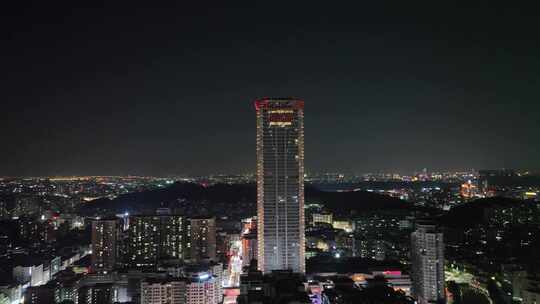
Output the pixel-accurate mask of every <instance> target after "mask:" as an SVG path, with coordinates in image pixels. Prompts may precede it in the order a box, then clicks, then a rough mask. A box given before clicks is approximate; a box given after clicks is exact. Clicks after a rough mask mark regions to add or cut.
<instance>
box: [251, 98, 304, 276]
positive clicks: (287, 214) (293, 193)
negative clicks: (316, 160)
mask: <svg viewBox="0 0 540 304" xmlns="http://www.w3.org/2000/svg"><path fill="white" fill-rule="evenodd" d="M255 109H256V111H257V219H258V225H257V226H258V230H257V231H258V235H257V238H258V261H257V262H258V268H259V270H261V271H263V272H265V273H268V272H271V271H272V270H284V269H291V270H293V271H294V272H299V273H304V272H305V257H304V251H305V234H304V102H303V101H302V100H299V99H294V98H261V99H258V100H256V101H255Z"/></svg>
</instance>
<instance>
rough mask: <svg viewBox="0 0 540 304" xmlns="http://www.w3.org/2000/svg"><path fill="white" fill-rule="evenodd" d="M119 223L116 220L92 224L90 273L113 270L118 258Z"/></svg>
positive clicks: (102, 220) (97, 221)
mask: <svg viewBox="0 0 540 304" xmlns="http://www.w3.org/2000/svg"><path fill="white" fill-rule="evenodd" d="M119 233H120V223H119V221H118V219H116V218H112V219H100V220H95V221H93V222H92V259H91V261H92V271H96V272H101V271H110V270H112V269H114V267H115V266H116V264H117V262H118V261H117V258H118V247H117V246H118V241H119Z"/></svg>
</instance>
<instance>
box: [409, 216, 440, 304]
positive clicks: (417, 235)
mask: <svg viewBox="0 0 540 304" xmlns="http://www.w3.org/2000/svg"><path fill="white" fill-rule="evenodd" d="M411 243H412V244H411V245H412V246H411V260H412V275H413V286H412V287H413V290H412V291H413V295H414V297H416V298H417V299H418V303H420V304H428V303H444V300H445V293H444V243H443V233H442V232H441V230H440V229H438V228H437V226H436V225H435V224H434V223H432V222H429V221H422V222H418V223H417V224H416V231H414V232H413V233H412V234H411Z"/></svg>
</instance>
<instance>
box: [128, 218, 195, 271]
mask: <svg viewBox="0 0 540 304" xmlns="http://www.w3.org/2000/svg"><path fill="white" fill-rule="evenodd" d="M129 221H130V226H129V233H128V235H129V237H128V244H127V248H128V250H127V251H128V254H129V258H128V264H130V265H132V266H135V267H144V266H155V265H156V263H157V260H158V259H161V258H166V259H185V258H186V255H187V248H188V246H189V237H188V221H187V219H186V218H185V217H184V216H181V215H139V216H131V217H130V220H129Z"/></svg>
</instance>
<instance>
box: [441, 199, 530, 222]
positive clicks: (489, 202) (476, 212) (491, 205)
mask: <svg viewBox="0 0 540 304" xmlns="http://www.w3.org/2000/svg"><path fill="white" fill-rule="evenodd" d="M530 203H531V202H528V201H520V200H516V199H511V198H505V197H490V198H481V199H477V200H474V201H471V202H468V203H466V204H463V205H460V206H456V207H454V208H452V209H450V211H449V212H448V213H446V214H445V215H444V217H443V218H442V222H443V223H444V224H445V226H447V227H452V228H467V227H473V226H475V225H477V224H482V223H483V222H484V221H485V219H486V212H487V210H489V209H498V208H503V209H506V208H512V207H520V206H524V205H526V204H530Z"/></svg>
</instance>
